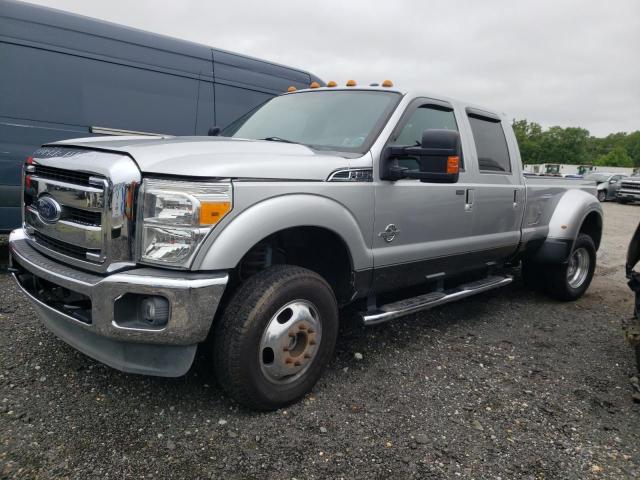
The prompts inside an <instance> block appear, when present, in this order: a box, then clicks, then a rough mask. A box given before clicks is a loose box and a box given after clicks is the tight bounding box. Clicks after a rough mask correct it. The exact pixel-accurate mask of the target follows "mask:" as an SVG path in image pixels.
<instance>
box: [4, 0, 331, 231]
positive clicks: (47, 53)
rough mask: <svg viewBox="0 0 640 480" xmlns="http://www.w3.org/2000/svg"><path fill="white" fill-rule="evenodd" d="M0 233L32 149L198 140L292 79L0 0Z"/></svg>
mask: <svg viewBox="0 0 640 480" xmlns="http://www.w3.org/2000/svg"><path fill="white" fill-rule="evenodd" d="M0 71H1V74H0V232H3V231H8V230H11V229H13V228H16V227H17V226H18V225H20V218H21V209H20V181H21V180H20V171H21V168H22V164H23V163H24V161H25V159H26V158H27V157H28V156H29V155H30V154H31V153H32V152H33V151H34V150H35V149H37V148H38V147H39V146H40V145H42V144H43V143H47V142H53V141H56V140H63V139H66V138H73V137H86V136H90V135H98V136H100V135H128V134H132V133H135V134H141V133H144V134H163V135H206V134H207V132H208V131H209V129H210V128H212V127H214V126H219V127H224V126H226V125H228V124H229V123H231V122H232V121H233V120H235V119H237V118H239V117H241V116H242V115H243V114H245V113H246V112H248V111H250V110H251V109H253V108H255V107H256V106H258V105H260V104H261V103H263V102H265V101H266V100H268V99H269V98H271V97H273V96H274V95H278V94H280V93H282V92H284V91H286V90H287V89H288V87H289V86H295V87H297V88H306V87H308V86H309V85H310V83H311V82H313V81H317V82H319V83H322V82H321V81H320V80H319V79H318V78H317V77H315V76H313V75H311V74H309V73H307V72H304V71H302V70H298V69H294V68H289V67H285V66H282V65H277V64H274V63H270V62H265V61H262V60H258V59H255V58H251V57H247V56H244V55H237V54H234V53H230V52H225V51H222V50H218V49H214V48H211V47H208V46H204V45H198V44H195V43H191V42H187V41H183V40H178V39H175V38H170V37H166V36H163V35H157V34H154V33H149V32H144V31H141V30H136V29H133V28H128V27H124V26H120V25H116V24H113V23H108V22H103V21H100V20H95V19H92V18H87V17H83V16H79V15H74V14H71V13H67V12H63V11H60V10H55V9H51V8H45V7H40V6H36V5H30V4H28V3H21V2H14V1H10V0H0Z"/></svg>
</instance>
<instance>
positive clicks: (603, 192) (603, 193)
mask: <svg viewBox="0 0 640 480" xmlns="http://www.w3.org/2000/svg"><path fill="white" fill-rule="evenodd" d="M598 200H599V201H601V202H606V201H607V191H606V190H598Z"/></svg>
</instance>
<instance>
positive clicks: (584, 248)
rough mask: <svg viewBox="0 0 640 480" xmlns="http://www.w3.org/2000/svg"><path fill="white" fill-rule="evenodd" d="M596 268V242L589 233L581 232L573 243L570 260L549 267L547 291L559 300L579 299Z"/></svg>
mask: <svg viewBox="0 0 640 480" xmlns="http://www.w3.org/2000/svg"><path fill="white" fill-rule="evenodd" d="M595 269H596V247H595V244H594V243H593V239H592V238H591V237H590V236H589V235H586V234H584V233H581V234H579V235H578V238H577V239H576V241H575V244H574V245H573V250H572V251H571V255H570V256H569V261H568V262H566V263H564V264H562V265H557V266H550V267H549V268H548V270H547V272H546V277H547V280H548V283H547V291H548V292H549V294H550V295H551V296H553V297H555V298H557V299H558V300H563V301H572V300H577V299H578V298H580V297H581V296H582V295H583V294H584V292H586V291H587V288H589V285H590V284H591V280H592V279H593V273H594V271H595Z"/></svg>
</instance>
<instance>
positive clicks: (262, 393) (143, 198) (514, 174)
mask: <svg viewBox="0 0 640 480" xmlns="http://www.w3.org/2000/svg"><path fill="white" fill-rule="evenodd" d="M354 83H355V82H349V83H348V84H347V86H345V87H338V86H335V84H334V83H329V84H328V86H327V87H323V88H311V89H306V90H302V91H292V92H291V93H287V94H285V95H282V96H279V97H275V98H273V99H271V100H269V101H268V102H266V103H265V104H264V105H263V106H261V107H259V108H258V109H256V110H255V111H253V112H251V113H249V114H247V115H246V116H244V117H243V118H241V119H240V120H238V121H237V122H235V123H233V124H231V125H230V126H229V127H228V128H227V129H226V130H224V131H223V132H222V136H219V137H165V138H136V137H130V138H127V137H119V138H100V139H96V138H90V139H78V140H65V141H61V142H58V143H54V144H50V145H45V146H44V147H42V148H41V149H40V150H38V151H37V152H36V153H35V154H34V156H33V157H32V158H29V159H28V160H27V162H26V164H25V167H24V175H23V176H24V179H23V182H24V189H23V190H24V191H23V197H24V198H23V208H24V212H23V213H24V224H23V227H22V228H21V229H19V230H15V231H13V232H12V234H11V236H10V242H9V245H10V257H11V258H10V261H11V266H10V269H11V272H12V274H13V276H14V277H15V279H16V280H17V282H18V284H19V285H20V287H21V288H22V290H24V292H25V293H26V294H27V296H28V297H29V299H30V300H31V303H32V305H33V307H34V309H35V310H36V311H37V313H38V315H39V316H40V318H41V320H42V321H43V322H44V324H45V325H46V326H47V327H48V328H49V329H51V330H52V331H53V333H55V334H56V335H57V336H59V337H60V338H62V339H63V340H64V341H66V342H68V343H69V344H71V345H72V346H74V347H75V348H77V349H78V350H80V351H82V352H84V353H86V354H87V355H89V356H91V357H93V358H95V359H97V360H99V361H101V362H104V363H105V364H107V365H110V366H112V367H115V368H117V369H120V370H123V371H126V372H135V373H141V374H149V375H161V376H179V375H183V374H185V373H186V372H187V371H188V369H189V368H190V366H191V364H192V362H193V359H194V356H195V353H196V347H197V346H198V345H199V344H204V345H205V346H206V348H209V349H210V350H211V353H212V355H211V359H212V369H213V370H214V371H215V372H216V375H217V378H218V380H219V383H220V385H221V386H222V387H223V388H224V389H225V390H226V391H227V392H228V393H229V394H230V396H231V397H233V398H235V399H236V400H237V401H238V402H240V403H241V404H243V405H246V406H248V407H250V408H255V409H274V408H278V407H281V406H283V405H286V404H288V403H290V402H292V401H295V400H296V399H298V398H300V397H301V396H302V395H304V394H305V393H306V392H308V391H309V390H310V389H311V388H312V387H313V385H314V384H315V382H316V381H317V380H318V378H319V377H320V375H321V373H322V371H323V368H324V367H325V365H326V364H327V362H328V361H329V360H330V358H331V356H332V352H333V349H334V345H335V342H336V337H337V334H338V321H339V313H338V312H339V308H340V307H342V306H345V305H347V304H355V305H356V306H358V307H359V308H360V311H361V318H362V321H363V322H364V324H365V325H375V324H378V323H380V322H384V321H389V320H392V319H395V318H397V317H400V316H402V315H407V314H410V313H414V312H419V311H422V310H426V309H428V308H431V307H434V306H437V305H442V304H444V303H447V302H452V301H455V300H459V299H462V298H465V297H468V296H470V295H473V294H477V293H480V292H484V291H487V290H490V289H494V288H498V287H501V286H504V285H507V284H509V283H510V282H511V281H512V278H513V277H512V275H511V274H510V272H511V271H517V270H516V269H515V268H514V267H515V266H517V265H520V264H521V265H522V275H523V277H524V280H525V281H526V283H527V284H529V285H531V286H533V287H535V288H540V289H542V290H545V291H546V292H548V293H549V294H551V295H552V296H554V297H556V298H558V299H560V300H575V299H577V298H579V297H580V296H581V295H582V294H583V293H584V292H585V290H586V289H587V288H588V286H589V283H590V281H591V279H592V276H593V273H594V269H595V264H596V251H597V249H598V246H599V244H600V238H601V234H602V209H601V206H600V203H599V202H598V200H597V198H596V196H595V193H596V189H595V186H594V185H593V184H584V183H582V182H581V181H579V180H570V181H568V180H562V179H556V178H539V179H533V178H527V179H525V178H524V177H523V175H522V171H521V161H520V155H519V152H518V145H517V143H516V139H515V137H514V134H513V132H512V130H511V128H510V125H509V123H508V120H507V119H506V117H505V116H504V115H502V114H499V113H496V112H494V111H492V110H488V109H485V108H481V107H478V106H475V105H471V104H468V103H465V102H460V101H456V100H452V99H449V98H445V97H442V96H438V95H433V94H430V93H422V92H404V91H400V90H398V89H395V88H394V87H393V86H392V85H391V83H390V82H385V83H383V84H382V86H371V87H357V86H355V84H354ZM291 90H293V89H291ZM408 287H411V288H408ZM403 292H411V293H403Z"/></svg>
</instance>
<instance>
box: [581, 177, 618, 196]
mask: <svg viewBox="0 0 640 480" xmlns="http://www.w3.org/2000/svg"><path fill="white" fill-rule="evenodd" d="M624 178H626V175H623V174H620V173H610V172H598V173H595V172H594V173H589V174H587V175H585V176H584V177H583V179H584V180H587V181H594V182H596V185H597V186H598V200H600V201H601V202H604V201H607V200H615V199H616V198H617V194H618V190H619V189H620V181H621V180H622V179H624Z"/></svg>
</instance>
